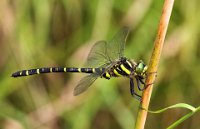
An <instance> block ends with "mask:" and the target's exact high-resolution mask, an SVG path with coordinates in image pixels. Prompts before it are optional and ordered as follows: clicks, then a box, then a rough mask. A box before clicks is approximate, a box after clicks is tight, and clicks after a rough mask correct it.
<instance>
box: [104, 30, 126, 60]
mask: <svg viewBox="0 0 200 129" xmlns="http://www.w3.org/2000/svg"><path fill="white" fill-rule="evenodd" d="M128 33H129V28H128V27H123V28H122V29H121V30H120V31H119V32H118V33H117V34H115V36H114V37H113V39H112V40H111V41H110V42H109V43H107V45H108V46H107V49H108V51H107V54H108V56H109V59H110V60H112V61H114V60H116V59H120V58H121V57H123V56H124V49H125V43H126V39H127V36H128Z"/></svg>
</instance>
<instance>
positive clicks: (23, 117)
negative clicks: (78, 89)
mask: <svg viewBox="0 0 200 129" xmlns="http://www.w3.org/2000/svg"><path fill="white" fill-rule="evenodd" d="M163 3H164V1H163V0H161V1H160V0H126V1H121V0H93V1H89V0H42V1H37V0H29V1H26V0H1V1H0V55H1V56H0V70H1V74H0V128H2V129H111V128H112V129H133V128H134V124H135V119H136V116H137V111H138V106H139V102H138V101H137V100H136V99H134V98H132V97H131V95H130V92H129V80H128V79H126V78H118V79H111V80H110V81H107V80H105V79H98V80H97V81H96V82H95V83H94V84H93V85H92V86H91V88H89V90H88V91H87V92H85V93H84V94H82V95H80V96H77V97H74V96H73V88H74V87H75V85H76V84H77V83H78V81H79V80H80V78H81V77H83V76H84V75H83V74H71V73H66V74H43V75H35V76H29V77H23V78H11V77H10V75H11V74H12V73H13V72H15V71H17V70H22V69H29V68H39V67H43V66H49V67H50V66H76V67H81V66H82V65H83V63H84V61H85V59H86V57H87V54H88V52H89V50H90V48H91V46H92V45H93V44H94V43H95V42H96V41H98V40H102V39H106V40H110V39H112V36H113V35H114V34H115V33H116V32H117V31H118V30H119V29H120V28H121V27H122V26H129V27H130V28H131V32H130V34H129V37H128V40H127V43H126V50H125V55H126V56H127V57H129V58H132V59H134V60H136V61H138V60H141V59H142V60H144V62H146V63H148V62H149V59H150V56H151V52H152V48H153V42H154V39H155V36H156V33H157V32H156V31H157V28H158V23H159V18H160V15H161V12H162V6H163ZM199 5H200V1H199V0H191V1H188V0H176V1H175V5H174V9H173V13H172V16H171V20H170V24H169V28H168V32H167V36H166V40H165V44H164V48H163V53H162V56H161V62H160V66H159V71H158V76H157V80H156V82H155V87H154V90H153V95H152V98H151V103H150V109H151V110H156V109H160V108H163V107H166V106H169V105H172V104H175V103H179V102H184V103H188V104H191V105H193V106H199V105H200V79H199V77H200V60H199V59H200V50H199V49H200V18H199V16H200V8H199ZM187 112H188V111H187V110H185V109H172V110H169V111H166V112H165V113H161V114H149V115H148V118H147V122H146V127H145V128H146V129H164V128H166V127H167V126H169V125H170V124H171V123H172V122H174V121H176V120H177V119H178V118H180V117H181V116H183V115H185V114H186V113H187ZM199 120H200V114H195V115H194V116H193V117H191V118H190V119H188V120H187V121H185V122H184V123H182V124H181V125H180V126H178V128H179V129H199V127H200V121H199Z"/></svg>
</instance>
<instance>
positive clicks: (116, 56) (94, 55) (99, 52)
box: [11, 27, 148, 100]
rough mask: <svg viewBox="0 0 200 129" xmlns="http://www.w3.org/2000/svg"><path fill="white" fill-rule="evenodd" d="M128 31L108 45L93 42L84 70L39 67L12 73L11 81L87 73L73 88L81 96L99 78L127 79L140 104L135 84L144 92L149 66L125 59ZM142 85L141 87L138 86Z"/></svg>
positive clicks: (121, 33) (132, 93)
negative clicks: (60, 74) (47, 74)
mask: <svg viewBox="0 0 200 129" xmlns="http://www.w3.org/2000/svg"><path fill="white" fill-rule="evenodd" d="M128 34H129V28H128V27H123V28H121V30H120V31H119V32H117V33H116V34H115V35H114V37H113V38H112V40H111V41H109V42H107V41H105V40H101V41H98V42H96V43H95V44H94V45H93V46H92V48H91V50H90V52H89V55H88V57H87V60H86V63H85V67H83V68H76V67H42V68H36V69H28V70H21V71H17V72H15V73H13V74H12V75H11V76H12V77H15V78H16V77H22V76H29V75H34V74H42V73H59V72H64V73H65V72H72V73H74V72H75V73H76V72H78V73H87V74H88V75H86V76H85V77H83V78H82V79H81V80H80V81H79V82H78V84H77V86H76V87H75V88H74V92H73V94H74V95H75V96H76V95H80V94H81V93H83V92H85V91H86V90H87V89H88V88H89V87H90V86H91V85H92V84H93V83H94V82H95V80H96V79H98V78H105V79H108V80H109V79H111V78H114V77H126V78H128V79H130V93H131V95H132V96H133V97H135V98H137V99H139V100H141V96H140V95H139V94H138V93H136V91H135V88H134V86H135V83H136V84H137V88H138V90H139V91H143V90H144V89H145V87H146V86H145V83H144V80H145V79H146V77H147V68H148V66H147V65H146V64H144V62H143V61H141V60H140V61H138V62H135V61H134V60H131V59H128V58H126V57H125V56H124V49H125V43H126V39H127V37H128ZM141 85H143V86H141Z"/></svg>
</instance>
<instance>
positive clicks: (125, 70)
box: [120, 64, 131, 75]
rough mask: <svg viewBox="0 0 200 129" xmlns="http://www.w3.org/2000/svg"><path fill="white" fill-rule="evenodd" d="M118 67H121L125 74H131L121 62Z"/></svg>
mask: <svg viewBox="0 0 200 129" xmlns="http://www.w3.org/2000/svg"><path fill="white" fill-rule="evenodd" d="M120 67H121V69H122V70H123V71H124V72H125V73H126V74H128V75H130V74H131V71H130V70H128V69H127V68H126V67H124V65H123V64H121V65H120Z"/></svg>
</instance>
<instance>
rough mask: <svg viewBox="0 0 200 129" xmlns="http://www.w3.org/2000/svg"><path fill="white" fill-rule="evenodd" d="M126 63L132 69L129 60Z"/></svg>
mask: <svg viewBox="0 0 200 129" xmlns="http://www.w3.org/2000/svg"><path fill="white" fill-rule="evenodd" d="M126 63H127V64H128V65H129V66H130V67H131V68H132V65H131V63H130V62H129V61H128V60H127V61H126Z"/></svg>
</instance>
